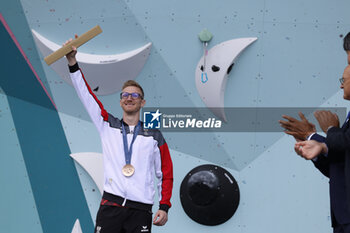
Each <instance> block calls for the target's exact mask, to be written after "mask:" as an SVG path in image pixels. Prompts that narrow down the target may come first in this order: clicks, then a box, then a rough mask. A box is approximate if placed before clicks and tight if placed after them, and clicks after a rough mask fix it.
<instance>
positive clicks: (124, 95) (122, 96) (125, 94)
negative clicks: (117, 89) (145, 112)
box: [120, 92, 143, 100]
mask: <svg viewBox="0 0 350 233" xmlns="http://www.w3.org/2000/svg"><path fill="white" fill-rule="evenodd" d="M130 95H131V98H132V99H134V100H135V99H138V98H141V99H143V96H142V95H141V94H139V93H137V92H133V93H129V92H122V93H120V99H127V98H129V96H130Z"/></svg>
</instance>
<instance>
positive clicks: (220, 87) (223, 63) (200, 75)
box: [195, 37, 258, 121]
mask: <svg viewBox="0 0 350 233" xmlns="http://www.w3.org/2000/svg"><path fill="white" fill-rule="evenodd" d="M257 39H258V38H256V37H250V38H238V39H233V40H229V41H225V42H222V43H220V44H218V45H216V46H214V47H213V48H211V49H210V50H209V51H208V54H207V56H206V66H205V67H206V68H205V70H203V62H204V56H202V57H201V59H200V60H199V62H198V65H197V67H196V74H195V82H196V87H197V91H198V93H199V95H200V97H201V99H202V100H203V102H204V103H205V105H206V106H207V107H208V108H209V109H210V110H211V111H212V112H213V113H214V114H215V115H216V116H218V117H219V118H221V119H222V120H224V121H227V119H226V115H225V111H224V95H225V89H226V82H227V77H228V75H229V73H230V71H231V69H232V67H233V66H234V62H235V60H236V59H237V57H238V56H239V55H240V53H241V52H242V51H243V50H244V49H245V48H246V47H248V46H249V45H250V44H251V43H253V42H254V41H256V40H257Z"/></svg>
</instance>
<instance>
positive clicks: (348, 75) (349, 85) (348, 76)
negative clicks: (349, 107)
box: [340, 65, 350, 100]
mask: <svg viewBox="0 0 350 233" xmlns="http://www.w3.org/2000/svg"><path fill="white" fill-rule="evenodd" d="M343 79H344V82H343V83H342V84H341V86H340V88H341V89H343V91H344V95H343V98H344V99H346V100H350V65H348V66H347V67H346V68H345V70H344V73H343Z"/></svg>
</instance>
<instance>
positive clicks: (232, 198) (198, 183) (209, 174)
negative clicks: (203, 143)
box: [180, 164, 239, 226]
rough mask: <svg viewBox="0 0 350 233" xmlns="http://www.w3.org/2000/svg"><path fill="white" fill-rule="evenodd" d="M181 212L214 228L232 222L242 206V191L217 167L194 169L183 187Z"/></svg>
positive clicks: (231, 177) (231, 178)
mask: <svg viewBox="0 0 350 233" xmlns="http://www.w3.org/2000/svg"><path fill="white" fill-rule="evenodd" d="M180 199H181V204H182V208H183V209H184V210H185V212H186V214H187V215H188V216H189V217H190V218H191V219H192V220H193V221H196V222H198V223H200V224H203V225H208V226H214V225H219V224H221V223H224V222H226V221H227V220H229V219H230V218H231V217H232V216H233V214H234V213H235V212H236V210H237V207H238V204H239V188H238V184H237V182H236V180H235V178H233V176H232V175H231V174H230V173H229V172H228V171H226V170H225V169H223V168H222V167H219V166H216V165H210V164H206V165H201V166H198V167H196V168H194V169H192V170H191V171H190V172H189V173H188V174H187V175H186V177H185V178H184V179H183V181H182V183H181V187H180Z"/></svg>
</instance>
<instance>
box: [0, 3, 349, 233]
mask: <svg viewBox="0 0 350 233" xmlns="http://www.w3.org/2000/svg"><path fill="white" fill-rule="evenodd" d="M348 9H350V2H349V1H345V0H337V1H327V0H318V1H316V0H310V1H303V0H295V1H287V0H245V1H240V0H233V1H232V0H223V1H210V0H202V1H185V0H176V1H174V0H170V1H161V0H150V1H141V0H113V1H112V0H101V1H92V0H75V1H68V0H60V1H58V0H48V1H43V0H15V1H1V2H0V13H1V14H2V16H3V18H4V19H5V21H6V22H7V24H8V25H9V28H10V29H11V31H12V32H13V34H14V37H15V38H16V39H17V40H18V42H19V44H20V46H21V47H22V49H23V51H24V53H25V55H26V56H27V57H28V59H29V61H30V63H31V64H32V65H33V68H34V70H35V71H36V73H37V74H38V77H39V78H40V79H41V81H42V83H43V86H44V88H45V89H46V90H47V92H48V95H47V94H46V93H45V92H44V91H43V90H44V89H43V87H42V86H41V85H40V83H39V82H38V80H37V79H36V78H35V76H34V75H33V72H32V71H31V70H30V69H29V68H28V64H27V63H26V61H25V60H24V58H23V56H22V55H21V54H20V53H19V51H18V49H17V47H16V46H14V44H13V41H12V38H10V37H9V36H8V33H7V31H6V30H5V28H4V27H3V26H2V25H1V27H0V28H1V34H0V35H1V42H2V43H1V51H2V52H3V54H2V55H3V56H1V58H0V59H1V61H0V64H1V65H0V68H1V69H0V71H1V73H0V75H1V77H0V79H1V81H0V91H1V92H0V137H1V140H0V154H1V155H0V185H1V189H2V190H3V191H2V192H1V198H0V225H1V229H2V230H3V231H4V232H9V233H12V232H13V233H20V232H27V233H41V232H44V233H53V232H60V233H62V232H64V233H65V232H69V233H70V232H71V229H72V227H73V224H74V221H75V219H77V218H79V219H80V222H81V226H82V230H83V233H87V232H92V231H93V230H92V228H93V221H94V219H95V215H96V211H97V208H98V204H99V199H100V194H99V193H97V191H96V190H97V188H96V186H95V185H94V184H93V182H92V181H91V180H90V178H89V177H88V175H87V174H86V173H85V172H84V170H83V169H82V168H81V167H80V166H79V165H77V164H76V165H75V166H74V162H73V161H72V160H71V159H70V157H69V154H70V153H79V152H100V153H101V143H100V140H99V137H98V133H97V131H96V129H95V128H94V126H93V125H92V123H91V121H90V120H89V117H88V115H87V113H86V111H85V109H84V107H83V106H82V104H81V103H80V101H79V100H78V98H77V96H76V94H75V92H74V89H73V88H72V87H71V86H69V85H67V84H66V83H65V82H64V81H63V80H62V79H61V78H60V77H59V76H58V75H57V74H56V73H55V72H54V71H53V70H52V69H51V68H50V67H49V66H47V65H46V63H45V62H44V61H43V57H42V55H41V54H40V52H39V51H38V49H37V47H36V46H35V43H34V40H33V36H32V34H31V31H30V30H31V29H34V30H36V31H37V32H38V33H40V34H41V35H43V36H44V37H46V38H48V39H49V40H51V41H53V42H55V43H57V44H62V43H64V42H65V41H66V40H67V39H68V38H71V37H73V36H74V34H75V33H77V34H82V33H83V32H85V31H87V30H88V29H90V28H92V27H93V26H95V25H97V24H99V25H100V26H101V28H102V29H103V33H102V34H101V35H99V36H98V37H96V38H94V39H93V40H91V41H89V42H88V43H87V44H85V45H84V46H82V47H81V48H80V49H79V51H82V52H85V53H91V54H117V53H122V52H126V51H130V50H133V49H136V48H139V47H141V46H143V45H145V44H146V43H148V42H152V49H151V54H150V56H149V58H148V61H147V63H146V65H145V66H144V68H143V70H142V72H141V73H140V74H139V76H138V77H137V78H136V81H138V82H139V83H140V84H141V85H142V86H143V88H144V90H145V93H146V100H147V106H148V107H194V108H195V107H205V105H204V103H203V102H202V100H201V99H200V96H199V94H198V92H197V90H196V86H195V79H194V75H195V70H196V66H197V63H198V61H199V59H200V58H201V56H202V54H203V51H202V44H201V43H200V41H199V40H198V33H199V32H200V31H202V30H203V29H204V28H207V29H208V30H209V31H210V32H211V33H212V34H213V35H214V37H213V39H212V41H210V43H209V48H212V47H213V46H215V45H217V44H219V43H221V42H224V41H227V40H231V39H234V38H241V37H257V38H258V40H257V41H256V42H254V43H253V44H252V45H251V46H249V47H248V48H247V49H246V50H245V51H244V52H243V53H242V54H241V55H240V57H239V58H238V59H237V61H236V64H235V66H234V68H233V70H232V72H231V73H230V75H229V79H228V82H227V86H226V93H225V106H226V107H257V108H260V107H261V108H262V107H276V108H281V107H348V103H347V102H346V101H344V100H343V98H342V91H341V90H340V88H339V82H338V79H339V78H340V77H341V75H342V72H343V69H344V67H345V65H346V64H347V62H346V54H345V53H344V51H343V48H342V39H343V36H344V35H345V34H346V33H347V32H349V31H350V14H349V13H348ZM118 95H119V93H116V94H113V95H108V96H101V97H99V98H100V100H101V101H102V102H103V104H104V106H105V108H106V109H107V110H108V111H110V112H111V113H112V114H113V115H115V116H120V115H121V113H122V112H121V109H120V107H119V97H118ZM48 96H50V97H51V98H52V99H53V101H54V103H55V105H56V108H55V107H54V106H53V104H52V103H51V101H50V100H49V98H48ZM296 114H297V113H295V115H296ZM308 117H309V118H310V120H311V121H312V122H314V123H315V119H314V118H313V117H312V116H308ZM341 117H343V118H344V116H341ZM41 123H44V125H41ZM276 124H278V123H277V122H276ZM164 136H165V138H166V140H167V143H168V145H169V147H170V151H171V155H172V159H173V163H174V178H175V180H174V190H173V198H172V203H173V207H172V208H171V209H170V212H169V222H168V223H167V224H166V226H164V227H153V232H168V233H173V232H185V233H187V232H205V233H206V232H208V233H214V232H222V233H229V232H230V233H231V232H242V233H281V232H283V233H295V232H318V233H327V232H331V231H332V230H331V227H330V225H331V223H330V214H329V196H328V179H327V178H325V177H323V176H322V175H321V173H319V172H318V171H317V170H316V169H315V168H314V167H313V165H312V163H311V162H309V161H304V160H302V159H300V157H298V156H296V155H295V153H294V151H293V145H294V140H293V138H291V137H289V136H286V135H285V134H283V133H282V131H281V132H246V133H242V132H227V133H186V134H184V133H164ZM33 151H34V154H35V155H36V156H37V157H33V156H32V152H33ZM48 154H49V155H50V156H48ZM208 163H210V164H217V165H219V166H223V167H224V168H225V169H227V170H229V171H230V172H231V174H232V175H233V176H234V177H235V179H236V180H237V182H238V185H239V187H240V192H241V202H240V205H239V207H238V210H237V212H236V213H235V215H234V216H233V217H232V218H231V219H230V220H229V221H227V222H225V223H224V224H221V225H218V226H213V227H207V226H203V225H200V224H198V223H196V222H194V221H192V220H191V219H190V218H189V217H188V216H187V215H186V214H185V212H184V211H183V209H182V207H181V203H180V197H179V189H180V185H181V181H182V179H183V178H184V177H185V175H186V174H187V173H188V172H189V171H190V170H191V169H192V168H194V167H196V166H198V165H202V164H208ZM79 180H80V181H79ZM68 197H69V198H68ZM74 198H75V199H74ZM73 199H74V200H75V201H74V203H75V205H76V206H75V207H74V206H71V204H69V203H68V201H73ZM51 201H53V202H51ZM50 203H55V205H57V208H54V206H51V205H50ZM156 208H157V206H155V210H156ZM53 209H54V210H55V212H51V211H52V210H53ZM72 210H73V211H72ZM9 213H10V214H9ZM58 216H61V217H58ZM53 217H55V218H56V220H54V218H53ZM18 222H20V223H21V224H18ZM52 229H60V230H56V231H55V230H52ZM2 230H1V231H2Z"/></svg>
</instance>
